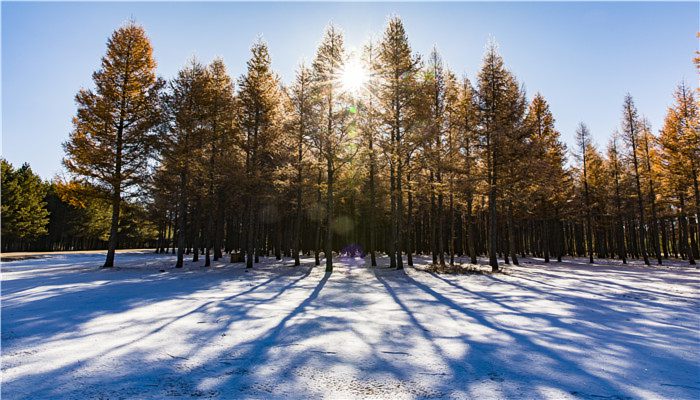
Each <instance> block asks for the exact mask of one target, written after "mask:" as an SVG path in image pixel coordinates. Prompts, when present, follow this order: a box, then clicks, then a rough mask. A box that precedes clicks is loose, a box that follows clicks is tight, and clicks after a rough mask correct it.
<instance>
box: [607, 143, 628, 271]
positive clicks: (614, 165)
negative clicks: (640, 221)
mask: <svg viewBox="0 0 700 400" xmlns="http://www.w3.org/2000/svg"><path fill="white" fill-rule="evenodd" d="M618 140H619V133H618V132H617V131H615V132H614V133H613V136H612V138H611V139H610V143H609V144H608V168H609V169H610V171H611V173H612V176H613V181H614V183H615V235H616V237H615V239H616V240H615V241H616V242H617V255H618V257H620V259H621V260H622V263H623V264H627V249H626V247H625V232H624V225H623V222H622V196H621V192H620V186H621V185H620V179H621V175H622V165H621V161H620V151H619V149H618Z"/></svg>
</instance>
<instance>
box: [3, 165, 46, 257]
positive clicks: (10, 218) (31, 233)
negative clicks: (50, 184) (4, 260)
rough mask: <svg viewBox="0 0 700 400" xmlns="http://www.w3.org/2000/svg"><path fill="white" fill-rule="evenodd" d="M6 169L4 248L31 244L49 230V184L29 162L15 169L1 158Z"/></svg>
mask: <svg viewBox="0 0 700 400" xmlns="http://www.w3.org/2000/svg"><path fill="white" fill-rule="evenodd" d="M0 165H1V166H2V171H1V172H0V176H1V177H2V206H1V208H0V209H1V211H0V221H2V228H1V229H0V230H1V231H2V244H3V251H8V249H11V248H12V247H13V246H20V247H21V243H23V242H24V243H31V242H33V241H35V240H36V239H38V238H39V237H41V236H42V235H45V234H46V233H48V230H47V224H48V223H49V212H48V210H47V209H46V202H45V201H44V197H45V196H46V192H47V185H46V184H44V183H43V182H42V181H41V178H39V176H38V175H36V174H35V173H34V172H33V171H32V169H31V167H29V164H26V163H25V164H23V165H22V166H21V167H19V168H17V169H15V168H14V167H13V166H12V164H10V163H9V162H7V161H6V160H5V159H4V158H0Z"/></svg>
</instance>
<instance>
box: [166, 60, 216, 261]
mask: <svg viewBox="0 0 700 400" xmlns="http://www.w3.org/2000/svg"><path fill="white" fill-rule="evenodd" d="M208 79H209V78H208V75H207V71H206V69H205V67H204V66H203V65H201V64H200V63H199V62H197V61H196V60H192V61H191V62H190V64H189V65H188V66H186V67H185V68H183V69H182V70H180V71H179V72H178V74H177V77H175V78H174V79H173V80H172V81H171V82H170V84H169V88H168V89H169V90H168V92H167V93H166V94H165V95H164V101H163V104H164V105H165V110H166V112H167V115H168V118H167V122H166V132H165V134H166V136H165V140H164V141H163V142H164V144H163V159H164V161H163V163H164V165H166V166H167V169H168V171H170V172H171V173H173V174H175V175H177V177H178V181H177V187H178V190H177V201H178V209H177V222H178V224H177V225H178V226H177V261H176V263H175V267H176V268H181V267H182V266H183V263H184V254H185V246H186V239H187V227H188V220H189V222H190V224H192V223H194V222H196V221H195V218H196V217H197V216H196V214H195V212H196V211H198V210H193V209H192V204H191V203H192V202H191V198H192V197H193V194H190V191H191V189H193V188H194V187H193V185H192V179H193V175H195V173H194V171H193V165H194V164H195V163H193V162H192V161H193V160H198V159H199V153H200V152H201V151H202V148H201V146H199V144H201V143H202V142H203V141H202V138H203V137H204V135H206V123H205V122H206V110H205V99H206V90H207V85H208ZM195 247H196V246H195ZM193 261H196V260H193Z"/></svg>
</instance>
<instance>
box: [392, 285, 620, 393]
mask: <svg viewBox="0 0 700 400" xmlns="http://www.w3.org/2000/svg"><path fill="white" fill-rule="evenodd" d="M406 276H407V280H408V281H409V282H410V283H412V284H413V285H414V286H415V287H417V288H418V289H420V290H421V291H423V292H425V293H426V294H428V295H430V296H431V297H433V298H434V299H436V300H437V301H438V302H439V303H441V304H443V305H444V306H447V307H449V308H451V309H453V310H455V311H458V312H459V313H461V314H463V315H464V316H466V317H468V318H470V319H472V320H475V321H477V322H478V323H479V324H481V325H483V326H485V327H488V328H489V329H491V330H494V331H497V332H500V333H502V334H505V335H506V336H508V337H510V338H512V339H514V340H515V341H516V342H517V343H518V344H519V345H521V346H523V347H525V348H524V349H523V350H521V351H524V352H525V353H526V354H541V355H544V356H546V357H547V358H548V359H549V360H550V361H551V362H553V363H554V367H555V368H552V369H553V370H554V372H556V371H568V372H569V374H573V375H574V376H577V377H582V378H583V379H584V380H585V381H587V382H586V384H587V385H593V387H596V388H597V389H598V390H600V391H603V392H606V393H619V391H620V390H619V389H618V388H616V387H614V386H612V385H611V382H609V381H607V380H605V379H603V378H601V377H599V376H596V375H593V374H591V373H590V372H589V371H587V370H585V369H583V368H581V367H580V366H578V365H576V362H575V360H571V359H566V358H564V357H562V355H560V354H558V353H556V352H554V351H553V350H551V349H550V348H548V347H545V346H543V345H540V344H537V343H535V342H533V340H532V338H530V337H528V336H526V335H523V334H521V333H518V332H516V331H513V330H511V329H508V328H505V327H502V326H500V325H497V324H495V323H493V322H491V321H490V320H489V319H487V318H486V317H484V316H483V315H481V314H480V313H478V312H475V311H472V310H469V309H467V308H464V307H462V306H461V305H459V304H457V303H455V302H454V301H453V300H451V299H449V298H447V297H446V296H444V295H442V294H440V293H438V292H436V291H435V290H433V289H432V288H430V287H428V286H427V285H425V284H423V283H421V282H419V281H416V280H415V279H413V278H412V277H411V276H410V275H406ZM543 317H544V318H545V319H547V320H548V321H549V322H550V324H552V323H553V324H557V321H553V319H552V318H551V317H547V316H543ZM481 347H483V346H481ZM488 347H492V348H493V350H491V353H492V356H493V357H486V358H484V357H478V356H477V357H473V356H472V357H470V358H468V359H466V360H464V361H465V362H466V363H470V360H471V362H475V364H476V366H477V367H478V365H479V364H482V365H483V364H484V363H487V364H486V365H488V363H493V362H494V359H499V358H500V361H501V365H499V366H498V367H497V368H496V369H497V370H504V369H506V370H508V369H509V370H510V371H509V372H511V375H516V376H518V375H520V376H522V377H523V379H524V381H525V382H529V383H530V384H533V383H534V382H539V383H541V384H544V385H547V384H548V383H550V382H547V381H545V380H543V379H542V377H541V376H538V375H534V374H532V373H530V372H527V371H524V370H516V369H513V368H512V367H511V365H512V364H513V360H510V358H511V357H516V356H517V353H511V354H505V355H504V356H499V355H497V354H495V353H496V352H497V350H499V351H503V350H507V349H505V348H499V347H501V346H499V343H498V342H497V341H496V342H495V345H493V344H492V345H489V346H488ZM516 364H517V363H516Z"/></svg>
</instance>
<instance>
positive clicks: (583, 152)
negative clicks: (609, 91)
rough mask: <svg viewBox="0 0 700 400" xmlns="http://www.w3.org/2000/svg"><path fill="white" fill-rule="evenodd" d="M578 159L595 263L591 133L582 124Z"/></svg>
mask: <svg viewBox="0 0 700 400" xmlns="http://www.w3.org/2000/svg"><path fill="white" fill-rule="evenodd" d="M576 147H577V149H576V151H577V153H576V158H578V160H579V162H580V163H581V177H582V179H583V200H584V205H585V207H586V247H587V250H588V254H589V259H588V262H590V263H593V229H592V227H591V199H590V191H589V186H588V156H589V154H590V149H591V148H592V147H593V144H592V143H591V133H590V131H589V130H588V127H587V126H586V125H585V124H584V123H583V122H581V123H580V124H579V126H578V128H577V129H576Z"/></svg>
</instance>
